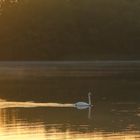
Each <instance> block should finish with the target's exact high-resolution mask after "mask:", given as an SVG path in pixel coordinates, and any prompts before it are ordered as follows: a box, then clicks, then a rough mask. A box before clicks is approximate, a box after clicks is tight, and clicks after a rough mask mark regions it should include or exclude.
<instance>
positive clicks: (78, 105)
mask: <svg viewBox="0 0 140 140" xmlns="http://www.w3.org/2000/svg"><path fill="white" fill-rule="evenodd" d="M74 106H75V107H76V108H77V109H86V108H89V107H92V106H93V105H92V104H91V92H89V93H88V103H86V102H77V103H75V104H74Z"/></svg>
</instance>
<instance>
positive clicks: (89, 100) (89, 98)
mask: <svg viewBox="0 0 140 140" xmlns="http://www.w3.org/2000/svg"><path fill="white" fill-rule="evenodd" d="M88 103H89V105H91V97H90V95H88Z"/></svg>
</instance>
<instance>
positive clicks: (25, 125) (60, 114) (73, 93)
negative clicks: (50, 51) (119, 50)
mask: <svg viewBox="0 0 140 140" xmlns="http://www.w3.org/2000/svg"><path fill="white" fill-rule="evenodd" d="M139 69H140V62H139V61H92V62H0V75H1V76H0V98H1V100H0V139H1V140H23V139H26V140H32V139H33V140H110V139H113V140H139V139H140V94H139V92H140V80H139V79H140V77H139V76H140V75H139ZM89 91H91V92H92V104H93V107H92V108H87V109H83V110H79V109H77V108H76V107H75V106H74V105H73V104H74V103H76V102H77V101H85V102H87V100H88V99H87V94H88V92H89Z"/></svg>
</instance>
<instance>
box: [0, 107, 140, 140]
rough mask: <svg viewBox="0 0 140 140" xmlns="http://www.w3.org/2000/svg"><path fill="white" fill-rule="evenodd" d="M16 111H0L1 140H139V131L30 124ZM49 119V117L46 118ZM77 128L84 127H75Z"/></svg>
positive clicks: (39, 122) (39, 123)
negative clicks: (114, 130) (111, 130)
mask: <svg viewBox="0 0 140 140" xmlns="http://www.w3.org/2000/svg"><path fill="white" fill-rule="evenodd" d="M18 115H19V114H18V113H17V110H16V109H8V110H6V109H1V110H0V140H23V139H26V140H46V139H48V140H67V139H68V140H138V139H139V138H140V135H139V132H137V131H129V130H128V131H122V132H105V131H103V130H96V129H95V130H90V128H89V127H88V125H85V126H84V127H85V129H86V131H85V132H81V131H77V130H73V129H71V127H73V125H71V124H69V125H67V126H66V124H45V123H44V122H43V121H42V122H41V121H38V122H35V121H33V122H30V123H29V122H28V121H27V120H22V119H19V116H18ZM46 118H47V116H46ZM75 127H79V128H80V127H83V126H81V125H75Z"/></svg>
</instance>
